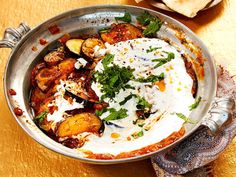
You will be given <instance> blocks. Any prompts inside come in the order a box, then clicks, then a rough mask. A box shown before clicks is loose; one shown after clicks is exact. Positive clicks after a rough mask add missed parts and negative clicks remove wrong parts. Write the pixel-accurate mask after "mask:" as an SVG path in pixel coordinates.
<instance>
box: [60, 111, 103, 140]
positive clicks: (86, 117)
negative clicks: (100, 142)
mask: <svg viewBox="0 0 236 177" xmlns="http://www.w3.org/2000/svg"><path fill="white" fill-rule="evenodd" d="M101 126H102V121H101V120H100V119H99V118H98V117H97V116H95V115H94V114H92V113H81V114H76V115H74V116H72V117H69V118H67V119H66V120H65V121H64V122H62V123H61V124H60V125H59V127H58V129H57V135H58V136H59V137H67V136H69V137H70V136H72V135H77V134H80V133H83V132H91V133H98V132H99V129H100V127H101Z"/></svg>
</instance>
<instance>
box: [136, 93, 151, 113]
mask: <svg viewBox="0 0 236 177" xmlns="http://www.w3.org/2000/svg"><path fill="white" fill-rule="evenodd" d="M137 98H138V103H137V106H136V107H137V108H138V109H142V110H144V109H146V108H148V109H150V108H151V107H152V105H151V104H150V103H148V102H147V101H146V100H145V98H143V97H141V96H139V95H137Z"/></svg>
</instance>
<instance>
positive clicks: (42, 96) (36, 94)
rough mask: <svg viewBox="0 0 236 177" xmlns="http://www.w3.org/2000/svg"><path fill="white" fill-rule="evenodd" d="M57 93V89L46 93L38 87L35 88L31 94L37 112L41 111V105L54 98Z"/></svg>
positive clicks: (53, 88) (32, 103) (54, 88)
mask: <svg viewBox="0 0 236 177" xmlns="http://www.w3.org/2000/svg"><path fill="white" fill-rule="evenodd" d="M55 92H56V87H55V86H54V87H52V88H51V89H49V90H48V91H47V92H46V93H44V92H42V91H41V90H40V89H39V88H38V87H36V88H34V89H33V90H32V92H31V101H30V102H31V106H32V107H33V108H34V109H35V110H36V112H38V111H39V108H40V104H41V103H42V102H43V101H44V100H46V99H47V98H49V97H50V96H52V95H53V94H54V93H55Z"/></svg>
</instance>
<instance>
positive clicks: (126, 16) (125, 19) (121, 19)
mask: <svg viewBox="0 0 236 177" xmlns="http://www.w3.org/2000/svg"><path fill="white" fill-rule="evenodd" d="M115 19H116V20H117V21H123V22H127V23H130V22H131V15H130V14H129V13H128V12H125V14H124V16H123V17H115Z"/></svg>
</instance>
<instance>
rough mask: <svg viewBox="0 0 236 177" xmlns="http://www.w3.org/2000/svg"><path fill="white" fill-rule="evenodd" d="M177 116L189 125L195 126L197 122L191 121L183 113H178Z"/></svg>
mask: <svg viewBox="0 0 236 177" xmlns="http://www.w3.org/2000/svg"><path fill="white" fill-rule="evenodd" d="M176 115H177V116H178V117H179V118H181V119H183V120H184V121H185V122H187V123H190V124H195V122H194V121H193V120H191V119H190V118H188V117H186V116H185V115H184V114H182V113H176Z"/></svg>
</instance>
